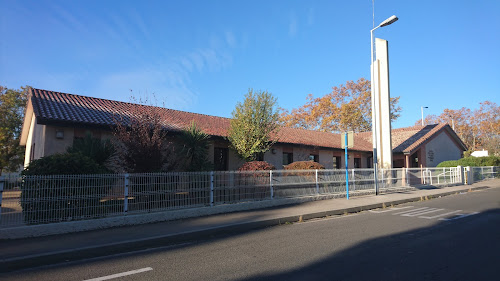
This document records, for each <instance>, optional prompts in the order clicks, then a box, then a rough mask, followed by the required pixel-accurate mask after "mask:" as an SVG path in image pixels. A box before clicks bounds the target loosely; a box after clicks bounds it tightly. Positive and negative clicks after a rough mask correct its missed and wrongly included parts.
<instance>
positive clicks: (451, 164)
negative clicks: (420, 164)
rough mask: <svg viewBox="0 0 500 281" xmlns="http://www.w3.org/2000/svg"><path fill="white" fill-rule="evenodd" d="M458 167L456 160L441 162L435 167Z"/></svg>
mask: <svg viewBox="0 0 500 281" xmlns="http://www.w3.org/2000/svg"><path fill="white" fill-rule="evenodd" d="M456 166H458V160H449V161H443V162H441V163H439V164H438V165H437V167H456Z"/></svg>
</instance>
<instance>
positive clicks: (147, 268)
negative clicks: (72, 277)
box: [84, 267, 153, 281]
mask: <svg viewBox="0 0 500 281" xmlns="http://www.w3.org/2000/svg"><path fill="white" fill-rule="evenodd" d="M151 270H153V269H152V268H151V267H145V268H141V269H136V270H131V271H127V272H122V273H117V274H113V275H107V276H103V277H98V278H94V279H87V280H84V281H103V280H109V279H114V278H119V277H123V276H128V275H132V274H137V273H142V272H146V271H151Z"/></svg>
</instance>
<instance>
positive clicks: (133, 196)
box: [0, 167, 499, 228]
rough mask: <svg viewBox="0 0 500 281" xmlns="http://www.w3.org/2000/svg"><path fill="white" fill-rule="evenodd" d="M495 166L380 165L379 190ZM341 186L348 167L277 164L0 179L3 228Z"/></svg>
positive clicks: (356, 186) (368, 176) (492, 172)
mask: <svg viewBox="0 0 500 281" xmlns="http://www.w3.org/2000/svg"><path fill="white" fill-rule="evenodd" d="M498 168H499V167H469V168H468V169H469V171H468V172H467V171H466V172H465V174H464V169H463V168H461V167H457V168H423V169H421V168H411V169H406V168H402V169H385V170H380V174H379V176H378V179H379V188H380V191H381V192H382V193H384V192H390V191H391V190H393V189H400V188H420V187H423V186H428V185H452V184H462V183H464V177H466V176H464V175H467V176H468V179H467V180H468V181H469V182H471V181H472V180H473V181H478V180H484V179H488V178H493V177H498V175H499V171H498ZM348 174H349V191H350V192H352V193H353V194H356V193H366V192H373V191H374V188H375V184H374V175H373V169H351V170H349V171H348ZM345 193H346V173H345V170H296V171H290V170H274V171H256V172H235V171H232V172H190V173H146V174H107V175H55V176H26V177H24V178H21V177H19V176H11V177H2V178H0V206H1V209H0V210H1V211H0V228H9V227H17V226H22V225H35V224H44V223H58V222H65V221H76V220H89V219H96V218H104V217H110V216H123V215H127V214H140V213H147V212H156V211H163V210H173V209H180V208H195V207H205V206H216V205H222V204H233V203H240V202H249V201H256V200H274V199H277V198H297V197H304V196H322V195H332V194H333V195H335V194H340V195H342V194H345Z"/></svg>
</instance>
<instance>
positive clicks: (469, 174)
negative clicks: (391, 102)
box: [467, 166, 474, 185]
mask: <svg viewBox="0 0 500 281" xmlns="http://www.w3.org/2000/svg"><path fill="white" fill-rule="evenodd" d="M473 183H474V171H473V170H472V168H471V167H470V166H467V184H468V185H471V184H473Z"/></svg>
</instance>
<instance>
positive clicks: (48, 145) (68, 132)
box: [44, 125, 75, 156]
mask: <svg viewBox="0 0 500 281" xmlns="http://www.w3.org/2000/svg"><path fill="white" fill-rule="evenodd" d="M74 131H75V130H74V129H73V128H69V127H56V126H50V125H46V126H45V146H44V156H46V155H52V154H56V153H64V152H65V151H66V149H67V148H68V147H69V146H72V145H73V139H74ZM56 132H63V138H60V139H59V138H57V137H56Z"/></svg>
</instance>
